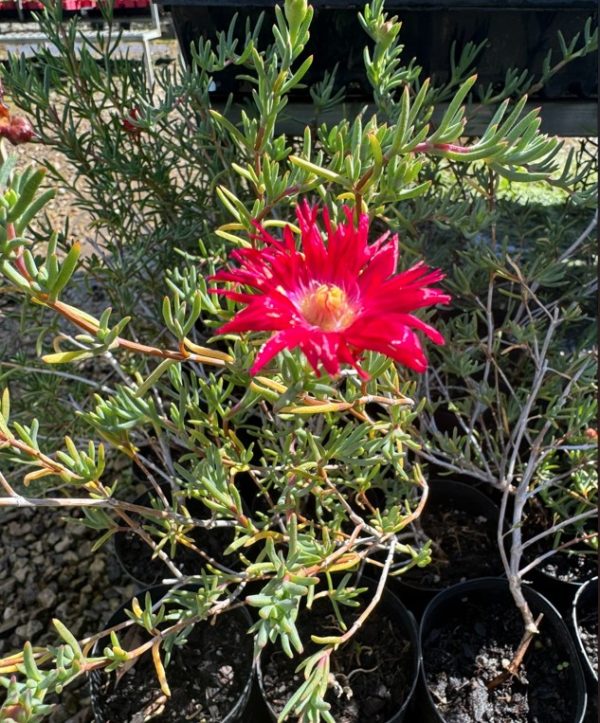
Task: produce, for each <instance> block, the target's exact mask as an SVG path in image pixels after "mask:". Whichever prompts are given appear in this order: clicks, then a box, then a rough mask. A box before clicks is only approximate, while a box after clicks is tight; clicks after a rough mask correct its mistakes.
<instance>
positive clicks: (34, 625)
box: [15, 620, 44, 640]
mask: <svg viewBox="0 0 600 723" xmlns="http://www.w3.org/2000/svg"><path fill="white" fill-rule="evenodd" d="M43 628H44V626H43V625H42V623H41V622H40V621H39V620H29V621H28V622H26V623H25V625H19V627H18V628H17V629H16V630H15V634H16V635H18V637H19V638H21V639H22V640H31V639H32V638H33V636H34V635H35V634H36V633H39V632H40V631H41V630H43Z"/></svg>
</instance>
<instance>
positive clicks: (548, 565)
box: [532, 545, 598, 583]
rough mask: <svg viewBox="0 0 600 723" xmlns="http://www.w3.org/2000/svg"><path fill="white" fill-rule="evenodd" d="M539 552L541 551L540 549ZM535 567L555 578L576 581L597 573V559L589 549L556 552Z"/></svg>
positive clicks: (562, 580)
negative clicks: (586, 550)
mask: <svg viewBox="0 0 600 723" xmlns="http://www.w3.org/2000/svg"><path fill="white" fill-rule="evenodd" d="M532 547H533V545H532ZM539 552H540V553H541V550H540V551H539ZM537 569H538V570H539V571H540V572H542V573H544V574H545V575H549V576H550V577H552V578H554V579H555V580H560V581H561V582H574V583H578V582H583V581H585V580H589V579H590V577H593V576H594V575H595V574H596V573H597V571H598V560H597V558H596V556H595V554H593V553H592V551H591V550H590V551H589V552H585V551H584V552H580V551H575V552H557V553H556V555H553V556H552V557H550V558H548V559H547V560H544V562H543V563H542V564H541V565H540V566H539V567H538V568H537Z"/></svg>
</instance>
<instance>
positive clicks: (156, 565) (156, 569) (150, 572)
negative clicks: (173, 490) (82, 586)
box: [113, 488, 237, 587]
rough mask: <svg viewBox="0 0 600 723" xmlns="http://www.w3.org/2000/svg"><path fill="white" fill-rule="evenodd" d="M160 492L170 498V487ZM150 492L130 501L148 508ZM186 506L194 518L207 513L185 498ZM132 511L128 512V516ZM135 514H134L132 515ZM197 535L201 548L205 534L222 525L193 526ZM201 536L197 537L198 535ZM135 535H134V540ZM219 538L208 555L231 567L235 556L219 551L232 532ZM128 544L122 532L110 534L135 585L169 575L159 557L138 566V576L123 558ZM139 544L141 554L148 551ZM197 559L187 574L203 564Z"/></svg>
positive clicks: (203, 517)
mask: <svg viewBox="0 0 600 723" xmlns="http://www.w3.org/2000/svg"><path fill="white" fill-rule="evenodd" d="M163 492H164V493H165V495H166V497H167V499H170V490H168V489H167V488H163ZM151 497H152V495H151V493H150V492H144V493H143V494H142V495H140V496H139V497H137V498H136V499H135V500H134V502H133V504H136V505H140V506H141V507H151V504H150V499H151ZM186 506H187V509H188V510H189V512H190V514H191V515H192V517H196V518H198V519H207V518H208V517H209V516H210V515H209V512H208V510H207V508H206V507H205V506H204V505H203V504H202V503H200V502H196V501H194V500H188V501H186ZM131 514H132V513H130V515H131ZM134 516H135V515H134ZM226 529H228V528H226ZM195 530H196V533H197V537H198V538H199V539H197V540H196V542H197V544H198V546H199V547H202V548H203V549H206V548H205V546H204V545H203V544H202V542H203V541H208V540H209V539H210V538H209V537H208V536H209V535H213V534H217V533H222V530H223V528H215V529H214V530H201V529H200V528H195ZM200 535H201V538H200ZM138 539H139V538H137V537H136V543H137V540H138ZM222 542H223V541H220V542H218V543H215V545H214V548H215V549H214V550H211V556H212V557H213V558H214V559H217V561H218V562H221V563H223V564H224V565H227V567H232V568H233V567H235V564H236V562H237V559H236V558H235V557H233V556H232V557H231V560H229V559H227V558H224V557H223V558H222V559H220V558H221V556H220V554H219V552H220V551H221V550H222V549H224V548H225V547H226V546H227V545H228V544H229V543H230V542H233V531H232V533H231V540H229V542H223V544H221V543H222ZM130 544H131V540H130V538H129V537H128V535H127V534H126V533H123V532H117V533H116V534H115V535H113V549H114V551H115V556H116V558H117V560H118V562H119V564H120V566H121V568H122V569H123V571H124V572H125V573H126V574H127V575H128V576H129V577H130V578H131V579H132V580H133V581H134V582H135V583H137V584H138V585H140V586H141V587H147V586H148V585H155V584H156V583H158V582H160V581H161V580H162V579H163V578H165V577H172V572H171V571H170V570H169V568H168V567H167V566H166V565H165V564H164V563H163V562H162V561H161V560H160V559H159V558H155V559H153V560H151V559H149V560H148V561H147V564H146V565H145V566H144V567H143V568H141V569H142V570H143V575H140V574H139V572H138V573H137V574H136V571H135V570H134V569H133V568H132V567H131V566H130V564H129V562H128V560H127V553H128V552H129V546H130ZM140 546H141V547H142V550H143V554H150V548H149V547H148V548H147V547H146V545H145V543H143V542H141V543H140ZM177 549H178V551H180V552H182V551H183V552H185V551H186V550H185V548H183V547H182V546H178V548H177ZM165 550H166V552H167V554H168V546H167V547H166V548H165ZM195 559H197V562H198V569H197V570H193V571H188V572H189V574H191V573H192V572H199V571H200V568H201V567H202V566H203V559H202V558H201V557H200V556H197V558H196V557H195ZM177 562H178V560H177V556H176V558H175V563H177Z"/></svg>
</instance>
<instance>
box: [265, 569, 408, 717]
mask: <svg viewBox="0 0 600 723" xmlns="http://www.w3.org/2000/svg"><path fill="white" fill-rule="evenodd" d="M363 582H364V583H366V584H367V585H369V586H373V587H374V586H376V585H377V580H374V579H373V578H371V577H369V576H367V575H362V576H361V577H360V579H359V580H358V582H357V585H358V586H360V584H361V583H363ZM386 599H387V602H388V603H389V604H390V606H393V607H396V609H397V610H400V611H401V612H402V618H400V617H399V616H398V617H396V618H395V619H394V620H395V621H396V620H402V619H403V620H404V622H406V623H407V625H406V628H403V632H408V637H409V639H410V642H411V646H412V651H411V657H412V667H413V669H414V670H413V673H412V683H411V685H410V688H409V690H408V692H407V695H406V698H405V700H404V702H403V703H402V705H401V707H400V708H399V709H398V710H397V711H396V712H395V713H394V714H393V715H392V716H391V717H390V718H388V719H387V720H386V721H385V723H400V722H401V721H402V720H403V719H404V716H405V714H406V712H407V709H408V707H409V705H410V704H411V701H412V700H413V698H414V696H415V691H416V689H417V685H418V683H419V673H420V670H421V657H422V656H421V648H420V638H419V629H418V624H417V621H416V619H415V616H414V615H413V614H412V612H411V611H410V610H409V609H408V608H407V607H406V605H404V603H403V602H402V601H401V600H400V598H399V597H398V596H397V595H396V594H395V593H394V592H393V591H392V590H390V589H389V588H388V587H384V589H383V593H382V596H381V600H380V601H379V603H378V604H377V606H376V607H375V610H377V609H378V608H379V606H380V605H381V604H382V603H384V601H385V600H386ZM399 627H400V626H399ZM263 650H264V649H263ZM263 650H261V651H260V653H259V655H258V658H257V665H256V679H257V681H258V687H259V689H260V694H261V696H262V699H263V701H264V703H265V705H266V707H267V708H268V710H269V714H270V716H271V719H272V720H273V721H277V720H278V714H277V713H276V711H275V709H274V708H273V706H272V705H271V703H270V701H269V699H268V697H267V694H266V691H265V688H264V683H263V671H262V653H263Z"/></svg>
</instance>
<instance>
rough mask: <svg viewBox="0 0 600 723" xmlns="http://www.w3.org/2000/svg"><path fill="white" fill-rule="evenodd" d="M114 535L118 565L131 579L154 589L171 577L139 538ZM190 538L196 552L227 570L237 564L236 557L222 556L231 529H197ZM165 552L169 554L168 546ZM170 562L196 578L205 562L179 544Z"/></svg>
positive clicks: (232, 533) (232, 536) (230, 539)
mask: <svg viewBox="0 0 600 723" xmlns="http://www.w3.org/2000/svg"><path fill="white" fill-rule="evenodd" d="M132 517H133V515H132ZM117 535H118V537H119V539H118V540H117V539H115V550H116V552H117V555H118V557H119V559H120V561H121V564H122V565H123V567H124V568H125V570H126V571H127V572H128V573H129V574H130V575H131V576H132V577H133V578H135V579H136V580H139V581H140V582H142V583H144V584H147V585H153V584H154V583H155V582H158V581H159V580H161V579H162V578H164V577H172V575H173V573H172V572H171V571H170V570H169V568H168V567H167V566H166V565H165V564H164V562H162V560H160V559H159V558H154V559H152V554H153V551H152V549H151V548H150V546H149V545H147V544H146V543H145V542H144V540H142V538H141V537H140V536H139V535H137V534H136V533H135V532H133V531H127V532H122V533H117ZM189 537H191V538H192V539H193V541H194V544H195V545H196V547H197V548H199V549H200V550H203V551H204V552H205V553H206V554H207V555H208V556H209V557H211V558H212V559H213V560H215V561H217V562H219V563H221V564H223V565H225V566H226V567H234V566H235V563H236V562H237V557H236V556H235V555H229V556H225V555H223V550H225V549H226V548H227V546H228V545H230V544H231V543H232V542H233V538H234V532H233V530H232V529H231V528H218V529H213V530H205V529H203V528H199V527H196V528H194V529H193V530H192V532H190V533H189ZM155 541H156V540H155ZM165 551H166V552H167V554H170V553H169V546H168V545H167V546H166V548H165ZM173 562H174V563H175V565H177V567H178V568H179V569H180V570H181V572H183V573H184V575H198V574H199V573H200V570H201V569H202V568H203V567H204V566H205V565H206V564H207V562H208V561H207V560H206V559H205V558H204V557H202V556H201V555H199V554H198V553H197V552H194V550H191V549H189V548H188V547H185V546H184V545H181V544H179V545H177V551H176V554H175V558H174V559H173Z"/></svg>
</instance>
